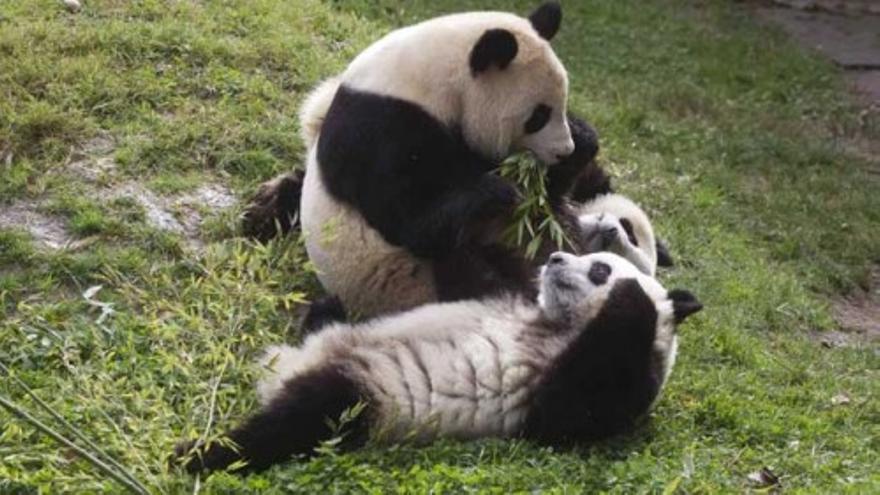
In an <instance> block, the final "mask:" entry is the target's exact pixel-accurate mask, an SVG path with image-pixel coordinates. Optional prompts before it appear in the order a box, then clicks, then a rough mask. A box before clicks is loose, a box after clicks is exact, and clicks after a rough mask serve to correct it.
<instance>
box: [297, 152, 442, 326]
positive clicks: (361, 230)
mask: <svg viewBox="0 0 880 495" xmlns="http://www.w3.org/2000/svg"><path fill="white" fill-rule="evenodd" d="M300 215H301V218H300V222H301V225H302V233H303V237H304V239H305V245H306V251H307V252H308V255H309V259H310V260H311V261H312V263H313V264H314V265H315V268H316V270H317V273H318V278H319V279H320V281H321V284H323V286H324V288H325V289H326V290H327V291H328V292H329V293H331V294H335V295H336V296H338V297H339V298H340V299H341V300H342V302H343V304H344V305H345V306H346V308H347V309H348V310H349V311H351V312H352V313H353V314H355V315H364V316H370V315H375V314H380V313H388V312H393V311H398V310H401V309H407V308H411V307H414V306H418V305H421V304H424V303H426V302H430V301H435V300H437V293H436V290H435V284H434V276H433V272H432V269H431V264H430V262H428V261H425V260H422V259H419V258H417V257H415V256H413V255H412V254H411V253H409V252H407V251H406V250H405V249H402V248H400V247H397V246H393V245H391V244H389V243H388V242H386V241H385V240H384V239H383V238H382V236H381V235H380V234H379V233H378V232H377V231H376V230H375V229H373V228H372V227H370V226H369V225H368V224H367V222H366V221H365V219H364V217H363V216H362V215H361V214H360V213H359V212H357V211H356V210H355V209H353V208H351V207H349V206H348V205H345V204H343V203H341V202H339V201H337V200H336V199H335V198H333V197H332V196H331V195H330V193H329V192H328V191H327V188H326V187H325V186H324V184H323V182H322V180H321V171H320V165H319V163H318V160H317V149H316V147H314V146H313V147H312V149H311V150H310V152H309V156H308V161H307V165H306V175H305V180H304V183H303V190H302V199H301V205H300Z"/></svg>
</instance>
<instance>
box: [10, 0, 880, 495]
mask: <svg viewBox="0 0 880 495" xmlns="http://www.w3.org/2000/svg"><path fill="white" fill-rule="evenodd" d="M477 7H479V8H487V7H494V8H499V9H505V10H510V9H515V10H516V11H518V12H522V13H526V12H528V11H529V10H530V8H532V7H533V5H532V2H525V1H516V2H501V1H500V0H487V1H485V2H479V4H478V3H476V2H468V1H464V0H442V1H427V0H424V1H410V2H392V1H390V0H381V1H378V2H373V1H371V2H367V1H365V0H340V1H333V2H329V1H327V2H319V1H317V0H302V1H298V2H287V1H282V0H257V1H252V2H196V1H158V0H146V1H143V2H136V3H130V2H121V1H116V0H103V1H99V0H87V1H84V2H82V9H81V10H80V11H78V12H75V13H74V12H70V11H68V10H67V9H65V7H64V5H63V4H62V3H61V2H57V1H54V0H26V1H21V2H3V3H0V362H2V363H3V365H4V369H5V368H6V367H8V368H9V370H10V371H9V372H8V373H9V374H11V375H14V376H15V377H17V378H18V379H20V381H17V380H11V379H6V378H4V379H3V380H0V398H8V399H10V400H11V401H12V402H14V403H15V404H17V405H18V406H19V407H21V408H23V409H26V410H28V411H31V412H32V413H34V414H35V415H37V416H39V417H40V418H42V419H43V421H44V422H46V423H48V424H50V425H51V426H52V427H53V428H54V429H56V430H58V431H60V432H62V433H63V434H64V435H65V436H67V437H70V438H72V439H74V440H77V442H78V443H80V444H81V445H85V443H84V442H83V441H82V440H81V439H77V437H76V433H77V432H78V433H79V434H81V435H83V436H85V437H86V438H89V439H91V440H92V441H93V442H95V443H96V445H93V446H91V447H87V450H90V451H94V450H95V447H98V448H100V449H101V450H104V451H106V453H107V454H109V455H110V456H112V457H113V458H115V459H116V460H117V461H118V462H119V464H120V465H121V466H123V467H124V468H125V469H126V470H128V471H129V472H130V473H131V474H132V475H133V476H134V477H136V478H137V479H138V480H140V482H141V483H143V484H144V485H146V486H147V487H148V488H149V490H150V491H152V492H156V493H180V492H199V491H201V492H203V493H243V492H260V493H262V492H287V491H292V492H302V493H314V492H318V491H332V492H346V491H358V492H373V493H379V492H387V491H398V492H427V491H434V492H460V491H494V492H498V493H506V492H534V491H542V490H546V491H550V492H561V493H568V492H598V491H608V492H618V493H633V492H664V493H675V492H681V493H692V492H708V493H715V492H741V491H746V490H773V489H776V488H778V487H779V486H781V487H782V488H783V489H788V490H792V491H796V492H804V493H847V492H849V493H872V492H880V473H878V471H877V469H876V457H877V451H878V450H880V401H878V392H880V376H878V375H880V373H878V371H880V353H878V349H877V341H876V340H873V339H872V338H871V336H870V334H869V333H868V332H862V333H859V334H857V335H856V334H854V332H853V331H852V327H853V324H852V323H851V322H849V321H848V320H847V319H846V314H841V313H840V311H841V309H840V308H841V307H845V306H842V304H844V303H846V304H849V305H850V306H852V307H862V308H865V310H864V312H863V313H862V315H863V316H864V318H863V320H865V319H866V320H867V322H868V323H871V322H872V320H873V323H875V324H876V321H877V320H876V315H877V313H876V307H877V306H876V304H877V298H876V290H877V289H876V281H877V268H876V266H875V263H877V262H878V261H880V250H878V246H880V228H878V227H880V195H878V194H877V187H878V181H880V176H878V174H877V171H878V164H877V161H876V154H875V153H874V152H873V151H871V150H872V148H871V146H872V143H877V142H878V141H877V140H878V139H880V118H878V116H877V114H876V113H874V112H872V111H871V110H870V109H866V107H865V106H864V103H863V101H860V100H859V99H858V98H856V97H853V98H850V97H849V96H848V93H847V91H846V89H847V88H846V86H847V82H846V80H845V79H844V77H843V74H842V71H843V69H842V68H841V67H839V66H837V65H835V64H833V63H832V62H830V61H828V60H826V59H824V58H823V57H822V56H821V55H819V54H816V53H813V52H811V51H803V50H802V49H801V48H800V47H798V46H796V45H795V44H794V43H793V42H792V41H790V40H789V38H787V37H786V36H785V35H784V34H783V33H782V32H780V31H777V30H776V29H775V28H773V27H770V26H767V25H764V24H762V23H759V22H756V21H755V19H754V18H753V17H752V15H751V14H752V10H751V8H750V7H749V6H747V5H744V4H742V3H733V2H725V1H722V0H688V1H672V0H655V1H651V2H647V1H643V0H585V1H582V2H566V3H565V20H564V22H563V27H562V31H561V33H560V35H559V36H558V39H557V40H555V41H554V45H555V46H556V48H557V51H558V53H559V54H560V57H561V58H562V60H563V61H564V63H565V64H566V66H567V67H568V69H569V72H570V79H571V90H572V91H571V106H572V108H573V110H574V111H575V112H577V113H578V114H580V115H583V116H585V117H587V118H588V119H589V120H591V121H592V122H593V123H594V124H595V126H596V127H597V128H598V129H599V130H600V132H601V140H602V146H603V149H602V152H601V160H602V163H603V164H604V165H605V166H606V167H607V168H608V169H609V170H610V171H611V172H613V174H614V175H615V178H616V181H617V184H618V185H619V187H620V188H621V189H622V190H623V191H624V192H626V193H628V194H630V195H631V196H633V197H634V198H636V199H637V200H639V201H640V202H642V203H643V204H644V205H645V207H646V208H647V210H648V211H649V213H650V214H651V215H652V216H653V218H654V219H655V222H656V228H657V230H658V231H659V233H660V234H661V235H662V236H663V237H664V238H665V239H667V240H668V243H669V244H670V247H671V250H672V253H673V254H674V255H675V257H676V259H677V261H678V263H677V265H676V267H675V268H673V269H671V270H665V271H662V272H661V273H660V274H659V276H660V278H661V279H662V281H663V283H664V284H665V285H666V286H667V287H685V288H688V289H690V290H691V291H693V292H694V293H696V294H697V295H698V296H699V297H700V298H701V299H702V301H703V302H704V303H705V305H706V309H705V310H704V311H703V312H702V313H700V314H699V315H698V316H696V317H694V318H693V320H690V321H689V322H688V323H687V324H686V325H684V326H683V327H682V328H681V351H680V358H679V361H678V363H677V366H676V369H675V372H674V373H673V376H672V379H671V381H670V383H669V386H668V388H667V389H666V391H665V393H664V395H663V397H662V399H661V400H660V401H659V403H658V404H657V407H656V408H655V410H654V411H653V413H652V414H651V417H650V418H649V419H648V420H646V421H645V422H644V424H642V425H641V426H640V427H639V428H638V429H637V431H635V432H633V433H632V434H629V435H626V436H623V437H621V438H617V439H615V440H613V441H609V442H606V443H602V444H599V445H592V446H582V447H580V448H577V449H573V450H551V449H544V448H539V447H536V446H534V445H530V444H528V443H525V442H521V441H482V442H472V443H459V442H441V443H439V444H437V445H434V446H431V447H426V448H419V447H415V446H409V445H401V446H397V447H394V448H388V447H377V446H374V447H371V448H368V449H367V450H365V451H363V452H360V453H356V454H345V455H343V454H341V453H337V452H333V449H332V448H331V447H330V446H328V448H326V449H324V450H325V451H327V452H325V454H324V455H322V456H320V457H318V458H317V459H315V460H313V461H310V462H291V463H288V464H286V465H283V466H279V467H277V468H274V469H272V470H270V471H268V472H266V473H262V474H259V475H255V476H251V477H247V478H240V477H236V476H232V475H229V474H223V473H221V474H218V475H214V476H211V477H209V478H193V477H190V476H187V475H184V474H182V473H180V472H177V471H175V470H169V469H168V468H167V466H166V457H167V455H168V454H169V453H170V452H171V451H172V449H173V447H174V445H175V443H177V442H178V441H179V440H180V439H182V438H197V437H206V438H216V437H217V436H218V435H220V434H221V433H222V431H223V430H224V429H225V428H227V427H228V426H230V425H232V424H234V423H235V422H236V421H238V420H239V419H241V418H242V417H243V416H244V415H246V414H247V413H248V412H249V411H251V410H252V409H253V407H254V403H255V396H254V392H253V388H252V384H253V380H254V377H255V376H256V370H255V369H254V368H253V367H252V366H251V363H252V360H253V359H254V357H255V356H256V355H257V354H258V353H259V351H260V349H262V348H263V347H264V346H266V345H267V344H271V343H278V342H281V341H284V340H290V341H296V340H297V339H298V338H299V333H298V329H297V326H296V320H295V318H293V316H292V315H293V314H294V313H295V312H296V311H297V308H298V307H299V306H300V304H301V303H302V301H304V300H307V299H309V298H311V297H313V296H314V295H317V294H318V293H319V291H318V288H317V284H316V282H315V277H314V275H313V273H312V272H311V271H310V269H309V265H308V262H307V260H306V258H305V256H304V253H303V250H302V247H301V244H300V242H299V240H298V239H296V238H290V239H284V240H280V241H277V242H273V243H270V244H269V245H267V246H261V245H257V244H253V243H250V242H247V241H246V240H243V239H241V238H240V237H239V236H238V235H237V231H236V225H237V216H238V214H239V212H240V211H241V208H242V206H243V201H244V200H245V198H247V197H248V195H249V194H251V193H252V192H253V191H254V189H255V188H256V186H257V185H258V184H259V183H260V182H261V181H262V180H266V179H268V178H271V177H273V176H274V175H275V174H277V173H280V172H283V171H286V170H289V169H291V168H293V167H300V166H302V161H301V156H302V146H301V143H300V141H299V139H298V137H297V121H296V109H297V106H298V104H299V102H300V101H301V100H302V97H303V96H304V94H305V93H306V92H307V91H308V89H309V88H310V87H311V86H312V85H314V84H315V83H316V82H317V81H319V80H320V79H321V78H323V77H327V76H329V75H331V74H333V73H334V72H336V71H338V70H340V69H341V68H342V67H344V65H345V63H346V61H347V60H349V59H350V58H351V57H352V56H353V55H354V54H356V53H357V52H358V51H359V50H361V49H363V48H364V47H365V46H367V44H369V42H370V41H371V40H374V39H376V38H377V37H378V36H380V35H381V34H382V33H385V32H387V31H388V30H390V29H392V28H394V27H396V26H399V25H402V24H407V23H410V22H413V21H416V20H419V19H424V18H427V17H430V16H432V15H435V14H437V13H440V12H450V11H456V10H465V9H473V8H477ZM426 56H428V54H426ZM866 150H867V151H866ZM872 311H873V312H872ZM22 383H23V384H26V385H27V386H28V387H29V389H30V390H31V391H32V392H33V394H35V396H36V397H39V398H40V399H41V400H42V401H45V403H47V405H48V408H50V409H51V410H52V411H54V412H57V413H58V414H60V415H61V417H63V418H64V419H66V420H67V421H69V422H70V424H71V425H72V427H73V428H74V430H71V429H69V428H65V427H63V426H61V425H59V423H58V422H57V421H54V420H53V419H52V418H51V417H50V416H49V414H48V413H46V412H45V411H44V410H42V409H41V408H40V406H39V404H38V402H37V401H35V399H34V398H33V397H32V396H29V395H28V393H27V391H26V390H25V389H24V388H23V386H22V385H21V384H22ZM0 457H2V463H0V493H7V492H9V493H34V492H45V493H64V492H99V491H102V492H121V491H123V488H122V486H121V485H120V484H118V483H117V482H116V481H114V480H113V479H111V478H110V477H109V476H107V475H106V474H103V473H102V472H101V471H98V470H96V469H95V468H94V467H93V465H92V464H91V463H89V462H87V461H86V460H85V459H84V457H83V456H82V455H79V454H77V453H75V452H74V451H73V450H71V449H70V448H67V447H61V446H59V444H57V443H56V442H54V441H53V440H51V439H49V438H48V437H47V436H45V435H43V434H41V433H40V432H38V431H37V430H36V429H35V428H34V425H33V423H32V422H28V421H21V420H19V419H17V418H13V417H12V416H11V415H10V414H7V413H6V412H0Z"/></svg>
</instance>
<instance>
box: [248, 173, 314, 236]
mask: <svg viewBox="0 0 880 495" xmlns="http://www.w3.org/2000/svg"><path fill="white" fill-rule="evenodd" d="M304 178H305V172H303V171H302V170H295V171H293V172H290V173H287V174H284V175H280V176H278V177H276V178H274V179H272V180H270V181H268V182H264V183H263V184H261V185H260V187H259V188H258V189H257V192H256V193H255V194H254V196H253V197H252V198H251V200H250V203H249V204H248V206H247V208H246V209H245V211H244V214H243V215H242V224H241V225H242V232H243V233H244V235H245V236H247V237H251V238H253V239H256V240H258V241H260V242H266V241H268V240H270V239H272V238H273V237H275V236H277V235H279V234H281V235H284V234H287V233H288V232H290V231H291V230H295V229H297V228H298V227H299V202H300V197H301V196H302V186H303V179H304Z"/></svg>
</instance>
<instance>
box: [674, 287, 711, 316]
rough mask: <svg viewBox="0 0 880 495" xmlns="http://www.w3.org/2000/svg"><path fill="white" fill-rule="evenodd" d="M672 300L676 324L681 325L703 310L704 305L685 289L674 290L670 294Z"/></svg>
mask: <svg viewBox="0 0 880 495" xmlns="http://www.w3.org/2000/svg"><path fill="white" fill-rule="evenodd" d="M668 296H669V299H672V313H673V314H674V315H675V323H681V322H683V321H684V319H685V318H687V317H688V316H690V315H692V314H694V313H696V312H697V311H699V310H701V309H703V304H702V303H701V302H700V301H698V300H697V298H696V296H694V295H693V294H691V293H690V292H689V291H686V290H684V289H673V290H671V291H669V293H668Z"/></svg>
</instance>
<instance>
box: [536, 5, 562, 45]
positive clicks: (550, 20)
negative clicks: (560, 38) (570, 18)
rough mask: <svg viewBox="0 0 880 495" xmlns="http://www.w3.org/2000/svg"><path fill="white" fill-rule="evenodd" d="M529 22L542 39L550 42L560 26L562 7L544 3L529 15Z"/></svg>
mask: <svg viewBox="0 0 880 495" xmlns="http://www.w3.org/2000/svg"><path fill="white" fill-rule="evenodd" d="M529 21H531V22H532V27H533V28H535V31H537V32H538V34H539V35H540V36H541V37H542V38H544V39H545V40H547V41H550V40H551V39H553V37H554V36H556V32H557V31H559V25H560V24H562V6H560V5H559V3H558V2H546V3H544V4H542V5H541V6H540V7H538V8H537V9H535V11H534V12H532V13H531V15H529Z"/></svg>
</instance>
